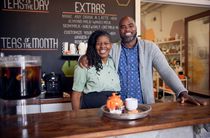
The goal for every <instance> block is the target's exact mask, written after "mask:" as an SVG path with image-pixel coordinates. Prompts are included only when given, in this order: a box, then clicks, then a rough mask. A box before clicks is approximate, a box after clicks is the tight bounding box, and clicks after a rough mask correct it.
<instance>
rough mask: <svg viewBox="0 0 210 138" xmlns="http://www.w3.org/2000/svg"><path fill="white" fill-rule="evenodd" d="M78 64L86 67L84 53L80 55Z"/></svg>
mask: <svg viewBox="0 0 210 138" xmlns="http://www.w3.org/2000/svg"><path fill="white" fill-rule="evenodd" d="M79 66H80V67H81V68H88V67H89V66H88V59H87V56H86V55H82V56H81V57H80V59H79Z"/></svg>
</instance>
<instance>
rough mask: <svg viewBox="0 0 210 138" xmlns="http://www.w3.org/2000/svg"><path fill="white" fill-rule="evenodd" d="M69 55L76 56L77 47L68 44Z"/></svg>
mask: <svg viewBox="0 0 210 138" xmlns="http://www.w3.org/2000/svg"><path fill="white" fill-rule="evenodd" d="M70 51H71V54H77V46H76V45H75V44H73V43H71V44H70Z"/></svg>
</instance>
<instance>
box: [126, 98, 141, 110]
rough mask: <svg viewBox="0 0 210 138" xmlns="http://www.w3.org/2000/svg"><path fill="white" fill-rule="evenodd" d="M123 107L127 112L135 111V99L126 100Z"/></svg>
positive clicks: (136, 101)
mask: <svg viewBox="0 0 210 138" xmlns="http://www.w3.org/2000/svg"><path fill="white" fill-rule="evenodd" d="M125 107H126V109H127V110H129V111H132V110H136V109H137V108H138V100H137V99H136V98H126V99H125Z"/></svg>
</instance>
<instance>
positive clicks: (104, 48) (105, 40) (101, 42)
mask: <svg viewBox="0 0 210 138" xmlns="http://www.w3.org/2000/svg"><path fill="white" fill-rule="evenodd" d="M111 48H112V44H111V42H110V39H109V37H107V36H100V37H98V39H97V41H96V51H97V53H98V55H99V56H100V57H101V59H102V60H103V59H107V58H108V56H109V52H110V49H111Z"/></svg>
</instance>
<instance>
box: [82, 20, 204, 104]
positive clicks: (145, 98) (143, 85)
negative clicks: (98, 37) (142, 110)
mask: <svg viewBox="0 0 210 138" xmlns="http://www.w3.org/2000/svg"><path fill="white" fill-rule="evenodd" d="M119 33H120V37H121V43H117V44H115V45H113V47H112V51H111V53H110V55H111V56H112V58H113V60H114V62H115V65H116V69H118V74H119V76H120V86H121V91H120V95H121V97H122V99H123V100H124V99H125V98H127V97H134V98H137V99H138V102H139V103H145V104H151V103H154V102H155V100H154V93H153V67H154V68H155V69H156V70H157V71H158V72H159V74H160V76H161V78H162V79H163V80H164V82H165V83H166V84H167V85H168V86H169V87H170V88H171V89H172V90H173V91H174V92H175V93H176V96H177V97H179V98H180V99H181V103H184V102H186V101H188V102H192V103H194V104H197V105H205V104H206V102H201V101H199V100H197V99H195V98H193V97H191V96H189V95H188V92H187V89H186V88H185V87H184V86H183V84H182V82H181V81H180V79H179V78H178V76H177V75H176V73H175V72H174V71H173V69H172V68H171V67H170V66H169V64H168V62H167V60H166V58H165V56H164V55H163V54H162V52H161V51H160V49H159V48H158V46H157V45H156V44H154V43H152V42H149V41H145V40H141V39H138V38H137V28H136V24H135V22H134V20H133V19H132V18H131V17H128V16H125V17H123V18H122V19H121V20H120V22H119ZM81 60H82V61H80V63H82V62H83V65H85V64H87V63H85V62H88V61H86V60H85V58H84V57H83V58H82V59H81Z"/></svg>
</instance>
